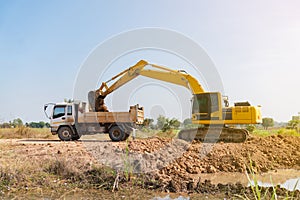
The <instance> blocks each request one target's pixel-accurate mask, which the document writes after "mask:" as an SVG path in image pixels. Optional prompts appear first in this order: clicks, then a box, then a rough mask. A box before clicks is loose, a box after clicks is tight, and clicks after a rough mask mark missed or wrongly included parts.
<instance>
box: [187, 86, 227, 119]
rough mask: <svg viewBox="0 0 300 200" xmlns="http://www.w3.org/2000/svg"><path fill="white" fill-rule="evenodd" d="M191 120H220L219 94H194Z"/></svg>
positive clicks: (220, 98)
mask: <svg viewBox="0 0 300 200" xmlns="http://www.w3.org/2000/svg"><path fill="white" fill-rule="evenodd" d="M192 116H193V117H192V118H193V120H197V121H198V120H200V121H204V120H221V119H222V97H221V94H220V93H219V92H204V93H200V94H194V97H193V107H192Z"/></svg>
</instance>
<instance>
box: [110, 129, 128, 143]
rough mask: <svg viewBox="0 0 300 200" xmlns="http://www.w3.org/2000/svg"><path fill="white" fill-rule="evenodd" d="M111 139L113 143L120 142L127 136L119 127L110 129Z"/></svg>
mask: <svg viewBox="0 0 300 200" xmlns="http://www.w3.org/2000/svg"><path fill="white" fill-rule="evenodd" d="M109 137H110V139H111V140H112V141H114V142H118V141H122V140H123V139H124V138H125V137H126V134H125V132H124V131H123V130H122V129H121V128H120V127H119V126H113V127H111V128H110V129H109Z"/></svg>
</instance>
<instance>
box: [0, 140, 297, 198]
mask: <svg viewBox="0 0 300 200" xmlns="http://www.w3.org/2000/svg"><path fill="white" fill-rule="evenodd" d="M0 147H1V148H0V169H1V177H0V178H1V179H0V182H1V181H2V186H0V191H1V192H2V194H6V195H7V194H13V193H14V192H17V191H18V190H21V191H22V190H23V189H24V188H25V190H31V188H34V187H36V186H37V185H40V186H41V187H47V186H51V187H52V189H53V190H59V189H58V188H61V186H62V185H63V186H64V188H65V190H68V188H69V190H70V188H72V186H71V184H72V181H73V182H76V183H77V182H78V184H82V185H83V186H82V187H83V188H84V187H85V184H87V183H86V182H85V180H84V179H86V180H90V179H89V178H82V176H83V174H84V175H86V174H88V175H89V177H90V176H91V175H93V177H92V179H91V180H93V181H94V174H92V173H91V172H93V170H94V168H95V166H102V165H103V163H104V162H102V163H99V161H100V162H101V161H106V162H107V163H108V164H109V166H110V167H112V168H114V169H116V171H117V170H124V169H125V172H127V173H131V172H134V171H135V170H140V171H141V172H143V170H145V169H152V168H151V167H153V170H150V171H147V174H151V177H152V178H153V179H155V180H156V181H157V184H158V185H155V184H153V185H147V184H146V183H143V186H145V185H146V186H147V187H146V188H148V189H149V188H151V187H153V188H154V189H155V188H160V191H165V192H177V193H178V192H184V193H186V194H187V193H193V194H194V195H195V193H200V194H201V195H204V196H196V197H194V198H200V197H201V198H202V197H203V198H205V196H207V195H214V197H216V198H223V196H226V197H231V196H233V195H234V194H236V193H237V194H241V191H243V192H244V193H246V194H247V193H249V190H247V189H245V188H244V186H242V184H237V183H232V184H225V185H224V184H219V185H215V184H213V183H212V182H211V181H208V180H206V177H207V175H208V174H218V173H225V174H226V173H245V172H246V171H249V169H247V168H248V167H249V166H250V162H252V166H253V169H254V170H255V172H257V173H262V172H268V171H271V170H279V169H296V170H299V169H300V152H299V149H300V137H295V136H281V135H274V136H268V137H252V138H251V139H250V140H248V141H247V142H245V143H238V144H236V143H216V144H203V143H201V142H193V143H192V144H188V143H185V142H182V141H179V142H178V141H174V140H171V139H161V138H151V139H136V140H130V141H127V142H120V143H114V142H111V141H109V140H108V138H105V137H103V138H100V139H97V140H93V139H89V138H87V139H86V138H82V140H81V141H77V142H60V141H58V140H45V139H44V140H40V139H32V140H31V139H7V140H4V139H2V140H0ZM112 160H113V162H112ZM137 160H143V161H144V162H140V161H139V162H138V163H137V162H136V161H137ZM149 160H150V161H149ZM127 161H128V163H129V165H128V166H129V168H122V167H120V166H123V167H124V166H125V167H126V166H127V165H126V164H128V163H127ZM107 163H106V164H107ZM62 169H64V170H62ZM33 174H37V176H33ZM125 175H126V173H125ZM10 176H11V178H9V177H10ZM57 177H61V178H57ZM72 177H73V178H72ZM74 177H76V178H74ZM114 177H115V176H114ZM125 177H126V176H125ZM127 178H128V177H127ZM32 179H33V180H32ZM72 179H74V180H72ZM27 180H31V182H29V183H26V181H27ZM4 181H6V182H8V183H6V182H4ZM22 181H25V182H22ZM97 181H98V182H99V181H104V182H105V180H104V179H101V180H98V179H97ZM113 182H114V180H112V183H113ZM120 182H122V181H120ZM54 183H55V184H57V188H56V186H55V184H54ZM89 183H90V182H89ZM53 184H54V185H53ZM108 185H109V184H108ZM97 187H100V186H97ZM101 187H103V188H104V186H101ZM105 187H106V186H105ZM107 187H108V186H107ZM109 187H110V188H111V184H110V185H109ZM26 188H27V189H26ZM71 191H72V190H71ZM33 192H36V191H35V190H33ZM283 193H284V191H283ZM143 194H146V193H145V192H144V193H143ZM125 196H126V195H125ZM150 196H151V195H147V198H148V197H150ZM152 196H153V194H152ZM155 196H157V194H155Z"/></svg>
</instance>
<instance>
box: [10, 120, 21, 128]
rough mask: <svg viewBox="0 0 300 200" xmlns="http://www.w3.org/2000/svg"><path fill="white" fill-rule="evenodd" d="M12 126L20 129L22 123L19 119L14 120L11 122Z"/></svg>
mask: <svg viewBox="0 0 300 200" xmlns="http://www.w3.org/2000/svg"><path fill="white" fill-rule="evenodd" d="M12 125H13V126H14V127H21V126H23V121H22V120H21V119H20V118H17V119H14V120H13V121H12Z"/></svg>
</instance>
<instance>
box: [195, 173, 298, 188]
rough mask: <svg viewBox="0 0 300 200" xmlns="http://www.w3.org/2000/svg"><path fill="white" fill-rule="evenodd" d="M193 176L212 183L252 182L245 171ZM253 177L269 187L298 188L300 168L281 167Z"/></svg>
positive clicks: (245, 183) (259, 183) (261, 184)
mask: <svg viewBox="0 0 300 200" xmlns="http://www.w3.org/2000/svg"><path fill="white" fill-rule="evenodd" d="M193 178H194V179H195V178H196V179H198V178H200V180H202V181H204V180H210V181H211V183H213V184H218V183H221V184H227V183H238V182H240V183H241V184H243V185H245V186H249V185H250V183H252V184H253V177H252V176H251V174H249V178H250V179H251V182H249V180H248V178H247V175H246V174H245V173H237V172H231V173H229V172H219V173H213V174H200V175H195V176H193ZM255 179H256V180H257V181H258V185H260V186H265V187H270V186H276V185H280V187H282V188H285V189H287V190H294V189H296V190H300V170H293V169H281V170H276V171H270V172H268V173H263V174H257V175H255Z"/></svg>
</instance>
